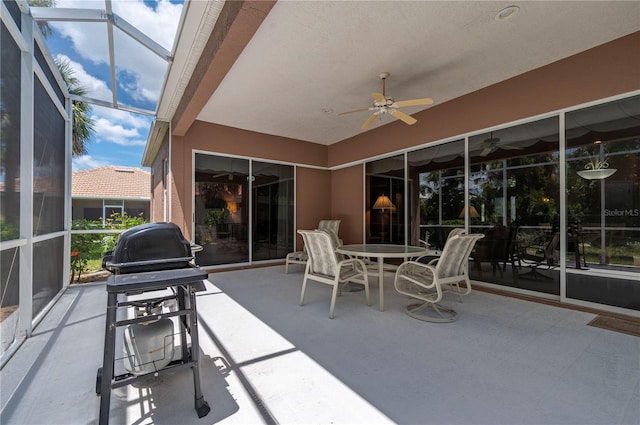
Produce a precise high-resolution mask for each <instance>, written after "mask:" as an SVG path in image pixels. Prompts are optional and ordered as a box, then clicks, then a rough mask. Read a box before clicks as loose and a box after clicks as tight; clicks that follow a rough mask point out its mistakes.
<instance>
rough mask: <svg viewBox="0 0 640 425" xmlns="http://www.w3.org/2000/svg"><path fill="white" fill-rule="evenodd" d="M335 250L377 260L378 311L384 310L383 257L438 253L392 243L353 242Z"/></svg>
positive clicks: (405, 257) (437, 252) (406, 256)
mask: <svg viewBox="0 0 640 425" xmlns="http://www.w3.org/2000/svg"><path fill="white" fill-rule="evenodd" d="M336 252H338V253H340V254H344V255H349V256H352V257H369V258H376V259H377V260H378V271H377V273H378V290H379V292H380V311H384V259H385V258H402V259H404V260H407V259H409V258H416V257H421V256H423V255H435V256H437V255H439V251H434V250H431V249H428V248H423V247H419V246H405V245H393V244H377V243H376V244H353V245H342V246H341V247H339V248H337V249H336Z"/></svg>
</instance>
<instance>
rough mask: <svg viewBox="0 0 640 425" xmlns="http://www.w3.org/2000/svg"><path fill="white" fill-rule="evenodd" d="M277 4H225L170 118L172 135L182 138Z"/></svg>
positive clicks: (258, 0) (271, 0) (248, 2)
mask: <svg viewBox="0 0 640 425" xmlns="http://www.w3.org/2000/svg"><path fill="white" fill-rule="evenodd" d="M275 4H276V1H275V0H269V1H262V0H256V1H243V2H239V1H231V2H229V1H227V2H225V4H224V7H223V8H222V11H221V12H220V16H219V17H218V19H217V21H216V24H215V26H214V28H213V31H212V32H211V36H210V37H209V39H208V41H207V44H206V46H205V47H204V49H203V51H202V54H201V55H200V58H199V60H198V63H197V65H196V66H195V69H194V71H193V74H192V76H191V79H190V81H189V83H188V84H187V86H186V88H185V91H184V95H183V97H182V100H181V102H180V103H179V104H178V106H177V108H176V112H175V114H174V116H173V118H172V121H171V123H172V134H174V135H178V136H183V135H184V134H185V133H186V132H187V130H189V128H190V127H191V125H192V124H193V122H194V121H195V120H196V118H197V116H198V114H199V113H200V111H201V110H202V108H203V106H204V105H205V104H206V103H207V102H208V101H209V98H210V97H211V96H212V95H213V93H214V92H215V91H216V89H217V88H218V86H219V85H220V83H221V82H222V80H223V79H224V77H225V75H226V74H227V72H229V70H230V69H231V67H232V66H233V64H234V63H235V61H236V60H237V59H238V57H239V56H240V54H241V53H242V51H243V50H244V48H245V46H246V45H247V44H248V43H249V42H250V41H251V38H252V37H253V36H254V34H255V33H256V31H257V30H258V28H259V27H260V25H261V24H262V22H264V20H265V18H266V17H267V15H268V14H269V12H270V11H271V9H272V8H273V6H274V5H275Z"/></svg>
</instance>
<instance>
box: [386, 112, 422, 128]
mask: <svg viewBox="0 0 640 425" xmlns="http://www.w3.org/2000/svg"><path fill="white" fill-rule="evenodd" d="M389 113H390V114H391V115H393V116H394V117H396V118H398V119H399V120H402V121H404V122H405V123H407V124H409V125H413V124H415V123H417V122H418V120H417V119H415V118H413V117H412V116H411V115H409V114H405V113H404V112H402V111H398V110H397V109H390V110H389Z"/></svg>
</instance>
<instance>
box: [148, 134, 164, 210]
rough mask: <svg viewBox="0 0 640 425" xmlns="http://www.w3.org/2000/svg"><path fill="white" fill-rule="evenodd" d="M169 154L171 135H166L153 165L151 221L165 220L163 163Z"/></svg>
mask: <svg viewBox="0 0 640 425" xmlns="http://www.w3.org/2000/svg"><path fill="white" fill-rule="evenodd" d="M168 155H169V137H168V135H167V136H166V137H165V140H164V141H163V142H162V145H161V146H160V149H159V150H158V154H157V155H156V157H155V159H154V161H153V164H152V165H151V211H150V221H151V222H156V221H163V220H164V208H165V205H164V195H163V187H162V173H163V166H162V163H163V161H164V159H165V158H167V157H168Z"/></svg>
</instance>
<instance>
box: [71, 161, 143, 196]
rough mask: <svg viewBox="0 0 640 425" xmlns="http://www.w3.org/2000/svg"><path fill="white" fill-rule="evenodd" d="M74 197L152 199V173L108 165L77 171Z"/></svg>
mask: <svg viewBox="0 0 640 425" xmlns="http://www.w3.org/2000/svg"><path fill="white" fill-rule="evenodd" d="M71 196H72V197H73V198H112V199H113V198H117V199H150V198H151V174H150V173H149V172H148V171H145V170H142V169H140V168H132V167H121V166H107V167H99V168H91V169H89V170H82V171H76V172H74V173H73V178H72V179H71Z"/></svg>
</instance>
